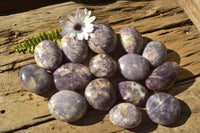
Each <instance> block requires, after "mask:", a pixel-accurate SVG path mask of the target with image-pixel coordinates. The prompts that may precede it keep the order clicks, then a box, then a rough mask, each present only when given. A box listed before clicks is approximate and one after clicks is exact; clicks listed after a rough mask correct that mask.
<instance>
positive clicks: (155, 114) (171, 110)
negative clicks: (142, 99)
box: [146, 92, 181, 125]
mask: <svg viewBox="0 0 200 133" xmlns="http://www.w3.org/2000/svg"><path fill="white" fill-rule="evenodd" d="M146 111H147V114H148V116H149V118H150V119H151V120H152V121H153V122H155V123H158V124H161V125H169V124H173V123H174V122H175V121H176V120H177V119H178V118H179V116H180V112H181V106H180V103H179V101H178V100H177V99H176V98H175V97H174V96H172V95H170V94H168V93H163V92H160V93H156V94H154V95H152V96H151V97H150V98H149V99H148V100H147V103H146Z"/></svg>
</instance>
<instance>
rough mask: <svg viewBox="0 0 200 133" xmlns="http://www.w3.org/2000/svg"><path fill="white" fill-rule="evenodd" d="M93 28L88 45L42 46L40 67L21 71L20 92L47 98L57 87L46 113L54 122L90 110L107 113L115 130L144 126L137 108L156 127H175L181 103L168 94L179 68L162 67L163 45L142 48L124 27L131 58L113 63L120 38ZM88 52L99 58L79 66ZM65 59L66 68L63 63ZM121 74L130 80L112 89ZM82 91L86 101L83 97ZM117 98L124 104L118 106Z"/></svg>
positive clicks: (97, 25)
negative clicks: (90, 51) (142, 107)
mask: <svg viewBox="0 0 200 133" xmlns="http://www.w3.org/2000/svg"><path fill="white" fill-rule="evenodd" d="M94 27H95V28H94V30H93V32H91V33H90V34H89V39H88V40H87V41H86V40H77V39H75V38H67V39H66V38H63V39H62V41H61V42H62V43H61V44H62V45H61V46H60V47H58V45H57V44H55V43H54V42H53V41H50V40H45V41H42V42H40V43H39V44H38V45H37V47H36V49H35V53H34V56H35V61H36V64H37V65H35V64H31V65H27V66H24V67H23V68H22V69H21V71H20V81H21V84H22V86H23V87H24V88H25V89H26V90H28V91H30V92H33V93H36V94H44V93H47V92H48V91H50V89H51V88H52V86H55V87H56V89H57V90H58V92H57V93H55V94H54V95H53V96H52V97H51V98H50V100H49V103H48V107H49V111H50V113H51V114H52V116H53V117H54V118H56V119H58V120H61V121H65V122H74V121H76V120H78V119H80V118H82V117H83V116H84V114H85V113H86V111H87V108H88V104H89V105H90V106H91V107H92V108H94V109H96V110H100V111H109V119H110V121H111V122H112V123H113V124H115V125H117V126H119V127H123V128H134V127H136V126H138V125H139V124H140V123H141V121H142V114H141V110H140V109H139V108H138V107H140V106H141V105H144V104H145V105H146V112H147V114H148V116H149V118H150V119H151V120H152V121H153V122H155V123H158V124H161V125H169V124H173V123H174V122H175V121H176V120H177V119H178V117H179V115H180V110H181V108H180V103H179V101H178V100H177V99H176V98H175V97H174V96H172V95H170V94H168V93H166V90H168V89H169V88H170V87H171V86H172V84H173V83H174V82H175V80H176V78H177V76H178V74H179V65H178V64H177V63H176V62H165V63H164V60H165V58H166V55H167V50H166V47H165V45H164V44H163V43H161V42H159V41H150V42H149V43H148V44H145V45H146V46H143V37H142V36H141V34H140V33H139V32H138V31H137V30H136V29H135V28H133V27H126V28H124V29H122V30H121V32H120V41H121V43H120V44H121V45H122V46H123V48H124V50H125V51H126V52H127V54H125V55H123V56H122V57H120V58H119V60H118V61H115V60H114V59H113V58H112V57H111V56H110V55H109V54H110V53H111V52H113V51H114V50H116V48H117V47H119V46H118V44H119V43H117V35H116V33H115V32H114V30H113V29H112V28H111V27H110V26H109V25H107V24H105V23H102V22H97V23H95V24H94ZM88 46H89V48H90V49H91V50H92V51H94V52H95V53H97V55H95V56H94V57H92V58H91V60H90V62H89V64H88V65H89V67H87V66H85V65H83V64H81V63H82V62H83V61H84V60H85V59H86V58H87V56H88ZM66 59H67V60H68V62H67V63H63V60H66ZM47 70H48V72H47ZM117 70H119V72H120V73H121V75H123V77H124V78H126V80H124V81H122V82H119V83H118V87H113V84H112V83H111V82H110V80H111V79H112V78H113V77H115V75H116V72H117ZM49 71H50V73H49ZM142 83H143V84H142ZM81 90H82V91H84V94H83V95H84V96H82V95H81V94H80V93H79V92H80V91H81ZM116 92H119V93H120V96H121V99H122V100H123V102H121V103H117V102H116V100H117V96H116ZM150 92H151V93H150ZM150 94H151V95H150ZM83 119H84V118H83ZM94 119H95V118H94Z"/></svg>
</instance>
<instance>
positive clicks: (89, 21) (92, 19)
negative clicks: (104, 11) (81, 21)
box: [85, 16, 96, 23]
mask: <svg viewBox="0 0 200 133" xmlns="http://www.w3.org/2000/svg"><path fill="white" fill-rule="evenodd" d="M95 19H96V17H95V16H92V17H90V18H87V19H85V22H86V23H92V22H93V21H94V20H95Z"/></svg>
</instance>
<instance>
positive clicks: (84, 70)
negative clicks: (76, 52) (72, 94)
mask: <svg viewBox="0 0 200 133" xmlns="http://www.w3.org/2000/svg"><path fill="white" fill-rule="evenodd" d="M53 76H54V83H55V86H56V88H57V89H58V90H81V89H84V88H85V87H86V86H87V84H88V83H89V82H90V80H91V78H92V74H91V72H90V70H89V68H88V67H86V66H84V65H82V64H79V63H66V64H64V65H62V66H61V67H59V68H58V69H56V71H55V72H54V73H53Z"/></svg>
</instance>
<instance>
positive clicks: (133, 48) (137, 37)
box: [120, 27, 143, 54]
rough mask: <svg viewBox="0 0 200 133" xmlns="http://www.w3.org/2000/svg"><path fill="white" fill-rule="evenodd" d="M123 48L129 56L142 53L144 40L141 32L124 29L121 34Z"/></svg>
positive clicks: (129, 28) (130, 28)
mask: <svg viewBox="0 0 200 133" xmlns="http://www.w3.org/2000/svg"><path fill="white" fill-rule="evenodd" d="M120 37H121V42H122V46H123V47H124V49H125V51H126V52H127V53H129V54H132V53H136V54H138V53H140V51H141V50H142V47H143V38H142V35H141V34H140V32H139V31H138V30H137V29H135V28H133V27H126V28H123V29H122V30H121V32H120Z"/></svg>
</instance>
